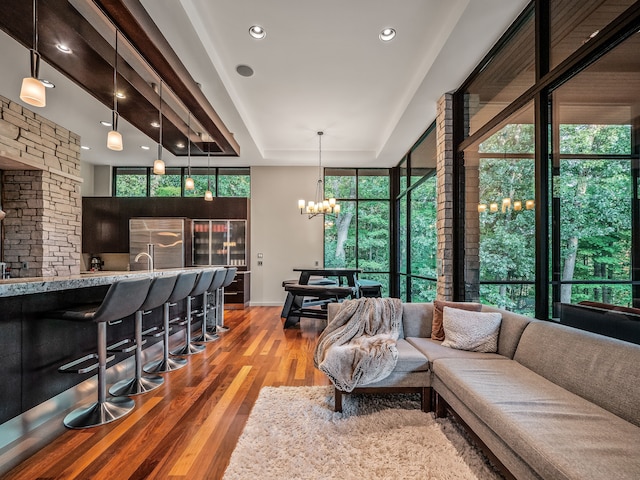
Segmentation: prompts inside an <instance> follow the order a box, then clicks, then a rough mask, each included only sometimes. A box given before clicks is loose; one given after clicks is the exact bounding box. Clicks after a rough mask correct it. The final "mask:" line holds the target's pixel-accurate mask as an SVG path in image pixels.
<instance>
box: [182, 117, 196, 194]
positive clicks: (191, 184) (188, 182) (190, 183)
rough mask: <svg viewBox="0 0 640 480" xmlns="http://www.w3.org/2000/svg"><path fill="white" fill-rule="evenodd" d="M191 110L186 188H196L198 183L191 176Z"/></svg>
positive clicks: (188, 124) (188, 127) (188, 130)
mask: <svg viewBox="0 0 640 480" xmlns="http://www.w3.org/2000/svg"><path fill="white" fill-rule="evenodd" d="M190 136H191V112H189V120H188V123H187V158H188V162H189V163H188V168H187V179H186V180H185V181H184V189H185V190H195V188H196V184H195V182H194V181H193V178H191V139H190V138H189V137H190Z"/></svg>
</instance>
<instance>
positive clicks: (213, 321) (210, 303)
mask: <svg viewBox="0 0 640 480" xmlns="http://www.w3.org/2000/svg"><path fill="white" fill-rule="evenodd" d="M226 277H227V269H226V268H218V269H216V272H215V274H214V276H213V280H212V281H211V285H210V286H209V291H208V292H207V332H208V333H209V335H212V336H215V337H217V338H219V337H218V333H217V328H216V327H217V325H218V301H219V295H220V289H221V288H222V285H223V284H224V280H225V278H226ZM209 314H211V317H212V318H209Z"/></svg>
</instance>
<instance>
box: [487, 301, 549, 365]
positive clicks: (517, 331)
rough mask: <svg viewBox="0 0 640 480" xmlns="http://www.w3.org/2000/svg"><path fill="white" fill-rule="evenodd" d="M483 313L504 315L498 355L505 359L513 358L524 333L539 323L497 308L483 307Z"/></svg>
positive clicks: (499, 336)
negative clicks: (535, 323)
mask: <svg viewBox="0 0 640 480" xmlns="http://www.w3.org/2000/svg"><path fill="white" fill-rule="evenodd" d="M482 311H483V312H498V313H500V314H501V315H502V323H501V324H500V333H499V335H498V353H499V354H500V355H504V356H505V357H509V358H513V355H514V354H515V353H516V348H517V347H518V342H519V341H520V337H521V336H522V332H523V331H524V329H525V328H526V327H527V325H529V323H531V322H539V321H540V320H535V319H533V318H531V317H527V316H525V315H521V314H519V313H513V312H509V311H507V310H501V309H499V308H496V307H489V306H487V305H483V306H482Z"/></svg>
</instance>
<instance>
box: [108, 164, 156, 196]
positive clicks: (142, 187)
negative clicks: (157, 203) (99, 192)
mask: <svg viewBox="0 0 640 480" xmlns="http://www.w3.org/2000/svg"><path fill="white" fill-rule="evenodd" d="M117 171H118V174H117V175H116V174H115V172H116V169H114V175H113V190H114V196H116V197H146V196H147V179H148V177H149V171H148V169H147V168H144V167H141V168H117Z"/></svg>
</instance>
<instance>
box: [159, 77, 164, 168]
mask: <svg viewBox="0 0 640 480" xmlns="http://www.w3.org/2000/svg"><path fill="white" fill-rule="evenodd" d="M162 83H163V82H162V79H160V107H159V108H158V123H159V124H160V127H159V128H160V133H159V135H158V160H162Z"/></svg>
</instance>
